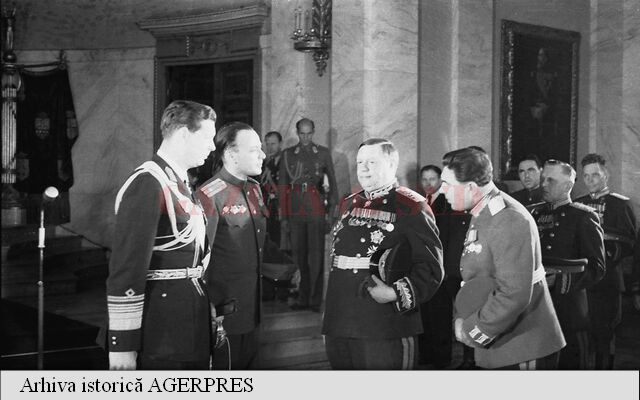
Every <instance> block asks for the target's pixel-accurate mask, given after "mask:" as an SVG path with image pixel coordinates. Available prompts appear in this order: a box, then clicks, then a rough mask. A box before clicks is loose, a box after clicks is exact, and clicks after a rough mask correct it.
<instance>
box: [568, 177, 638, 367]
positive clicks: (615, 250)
mask: <svg viewBox="0 0 640 400" xmlns="http://www.w3.org/2000/svg"><path fill="white" fill-rule="evenodd" d="M576 202H578V203H583V204H585V205H587V206H589V207H591V208H593V209H595V211H596V213H597V214H598V217H600V224H601V225H602V228H603V229H604V232H605V234H606V233H607V232H608V231H612V232H613V233H615V234H617V235H621V236H624V237H627V238H628V239H629V240H630V242H631V243H629V244H622V243H620V242H613V241H608V240H606V238H605V242H604V246H605V253H606V273H605V275H604V278H602V280H601V281H600V282H598V284H596V285H595V286H593V287H591V288H589V289H587V298H588V300H589V314H590V316H591V332H592V334H593V337H594V340H595V347H596V368H598V369H601V368H611V367H612V366H613V355H614V354H615V329H616V326H618V324H619V323H620V321H621V319H622V295H621V291H622V281H623V277H622V268H620V267H619V266H618V265H619V263H620V261H621V259H622V258H623V257H626V256H629V255H631V253H632V252H633V244H632V241H633V238H635V232H636V219H635V215H634V214H633V208H632V207H631V204H630V202H629V198H628V197H625V196H622V195H620V194H617V193H611V192H610V191H609V189H604V190H602V191H600V192H598V193H594V194H590V195H586V196H582V197H579V198H578V199H576Z"/></svg>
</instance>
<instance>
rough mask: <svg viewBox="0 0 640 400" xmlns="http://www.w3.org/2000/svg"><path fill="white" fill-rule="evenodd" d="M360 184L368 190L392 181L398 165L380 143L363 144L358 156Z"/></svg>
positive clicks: (378, 187)
mask: <svg viewBox="0 0 640 400" xmlns="http://www.w3.org/2000/svg"><path fill="white" fill-rule="evenodd" d="M356 164H357V175H358V182H360V186H362V188H363V189H364V190H366V191H368V192H371V191H373V190H376V189H380V188H381V187H383V186H384V185H387V184H389V183H391V181H392V180H393V178H394V177H395V176H396V170H397V168H398V166H397V165H396V163H395V162H394V161H393V159H392V158H391V156H389V155H387V154H385V153H384V152H383V151H382V147H381V146H380V145H377V144H376V145H371V146H362V147H361V148H360V150H358V155H357V157H356Z"/></svg>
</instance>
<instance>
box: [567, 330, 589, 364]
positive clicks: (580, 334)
mask: <svg viewBox="0 0 640 400" xmlns="http://www.w3.org/2000/svg"><path fill="white" fill-rule="evenodd" d="M562 333H563V334H564V338H565V340H566V341H567V345H566V346H565V347H564V348H563V349H562V350H560V360H559V361H558V369H563V370H569V369H571V370H585V369H592V368H593V357H592V352H591V348H590V346H591V345H590V340H589V337H590V335H589V332H588V331H587V330H582V331H573V332H566V331H564V330H563V332H562Z"/></svg>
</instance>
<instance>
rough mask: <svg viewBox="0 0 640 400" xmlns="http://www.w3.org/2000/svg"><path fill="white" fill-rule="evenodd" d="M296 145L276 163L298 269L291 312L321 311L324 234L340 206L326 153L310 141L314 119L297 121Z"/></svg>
mask: <svg viewBox="0 0 640 400" xmlns="http://www.w3.org/2000/svg"><path fill="white" fill-rule="evenodd" d="M296 130H297V132H298V138H299V140H300V141H299V143H298V144H297V145H295V146H293V147H289V148H287V149H285V150H284V151H283V154H282V161H281V162H280V182H279V184H280V187H281V189H282V190H283V192H284V193H281V196H280V207H281V208H280V218H281V220H282V234H283V235H286V234H287V233H289V234H290V235H291V250H292V252H293V258H294V260H295V261H296V263H297V264H298V268H299V269H300V290H299V295H298V301H297V303H295V304H293V305H292V306H291V308H292V309H294V310H304V309H307V308H311V310H313V311H320V306H321V303H322V287H323V278H324V235H325V233H326V229H327V227H326V224H327V223H330V222H331V221H327V219H329V218H330V216H331V215H332V214H333V209H334V207H335V205H336V203H337V202H338V192H337V186H336V177H335V173H334V171H333V161H332V160H331V153H330V152H329V149H327V148H326V147H324V146H320V145H317V144H315V143H313V141H312V138H313V134H314V132H315V125H314V123H313V121H311V120H310V119H307V118H303V119H301V120H299V121H298V122H297V123H296Z"/></svg>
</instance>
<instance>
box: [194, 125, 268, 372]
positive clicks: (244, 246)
mask: <svg viewBox="0 0 640 400" xmlns="http://www.w3.org/2000/svg"><path fill="white" fill-rule="evenodd" d="M215 143H216V151H215V152H214V158H213V160H214V164H213V168H214V170H213V177H212V178H211V179H210V180H208V181H207V182H205V183H204V184H203V185H202V187H201V188H200V189H199V192H201V193H202V195H201V197H202V199H203V200H202V203H203V205H204V209H205V212H206V215H207V218H208V219H209V224H208V226H207V234H208V236H209V237H210V238H212V240H213V245H212V247H211V262H210V264H209V269H208V271H207V285H208V287H209V290H210V293H211V302H212V303H213V305H215V306H218V307H220V306H223V305H224V304H225V303H228V302H230V301H232V300H235V304H236V311H235V312H233V313H231V314H230V315H227V316H226V317H221V316H216V318H217V321H218V322H219V323H221V322H222V318H224V328H225V329H226V331H227V333H228V339H229V344H230V349H229V350H230V353H231V356H230V358H231V365H230V368H231V369H253V368H255V367H256V356H257V353H258V347H259V336H258V333H259V323H260V319H261V318H260V317H261V313H260V265H261V261H262V248H263V246H264V240H265V236H266V232H265V230H266V218H265V214H266V213H267V210H266V207H265V204H264V201H263V199H262V193H261V191H260V185H259V184H258V182H257V181H255V180H253V179H252V178H250V177H251V176H255V175H260V172H261V168H262V160H263V159H264V158H265V154H264V152H263V151H262V144H261V143H260V137H259V136H258V134H257V133H256V132H255V131H254V130H253V128H252V127H251V126H249V125H247V124H245V123H242V122H232V123H230V124H228V125H225V126H224V127H222V128H221V129H220V131H219V132H218V134H217V135H216V138H215ZM214 309H215V308H214ZM224 350H225V349H222V351H217V352H216V355H215V358H214V362H215V368H216V369H227V368H229V366H228V365H226V364H227V360H228V355H227V354H226V352H225V351H224Z"/></svg>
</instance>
